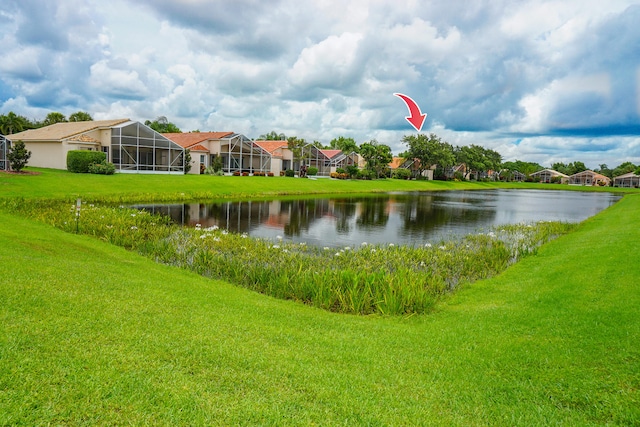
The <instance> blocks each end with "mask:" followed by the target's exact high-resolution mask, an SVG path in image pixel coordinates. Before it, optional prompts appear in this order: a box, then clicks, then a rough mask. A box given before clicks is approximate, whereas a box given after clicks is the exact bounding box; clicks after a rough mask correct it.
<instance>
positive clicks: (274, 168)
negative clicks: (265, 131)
mask: <svg viewBox="0 0 640 427" xmlns="http://www.w3.org/2000/svg"><path fill="white" fill-rule="evenodd" d="M254 143H255V144H256V145H257V146H258V147H260V148H262V149H263V150H264V151H266V152H267V153H269V154H270V155H271V170H270V171H271V172H273V174H274V175H276V176H278V175H280V172H282V171H285V170H287V169H293V153H292V152H291V150H289V145H288V143H287V141H283V140H280V141H254Z"/></svg>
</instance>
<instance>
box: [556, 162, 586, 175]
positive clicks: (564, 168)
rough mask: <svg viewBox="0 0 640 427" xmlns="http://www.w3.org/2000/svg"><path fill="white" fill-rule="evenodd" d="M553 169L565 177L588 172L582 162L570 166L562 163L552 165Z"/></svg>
mask: <svg viewBox="0 0 640 427" xmlns="http://www.w3.org/2000/svg"><path fill="white" fill-rule="evenodd" d="M551 169H553V170H555V171H558V172H560V173H563V174H565V175H573V174H576V173H578V172H583V171H586V170H587V167H586V166H585V164H584V163H582V162H571V163H569V164H566V165H565V164H564V163H562V162H557V163H554V164H552V165H551Z"/></svg>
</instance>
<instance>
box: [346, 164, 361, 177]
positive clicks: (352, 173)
mask: <svg viewBox="0 0 640 427" xmlns="http://www.w3.org/2000/svg"><path fill="white" fill-rule="evenodd" d="M359 170H360V169H358V166H355V165H352V166H347V175H349V177H350V178H356V177H357V176H358V171H359Z"/></svg>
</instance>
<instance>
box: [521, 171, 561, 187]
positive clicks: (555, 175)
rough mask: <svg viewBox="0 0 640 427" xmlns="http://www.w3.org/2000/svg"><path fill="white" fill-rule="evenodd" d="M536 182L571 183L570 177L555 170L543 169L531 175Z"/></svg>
mask: <svg viewBox="0 0 640 427" xmlns="http://www.w3.org/2000/svg"><path fill="white" fill-rule="evenodd" d="M529 176H530V177H531V178H533V180H534V181H538V182H546V183H550V182H560V183H561V184H567V183H568V182H569V175H565V174H563V173H561V172H558V171H556V170H553V169H543V170H541V171H538V172H534V173H532V174H531V175H529Z"/></svg>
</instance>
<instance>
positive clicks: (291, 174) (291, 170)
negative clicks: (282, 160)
mask: <svg viewBox="0 0 640 427" xmlns="http://www.w3.org/2000/svg"><path fill="white" fill-rule="evenodd" d="M284 174H285V176H289V177H291V176H296V171H294V170H293V169H287V170H286V171H284Z"/></svg>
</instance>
